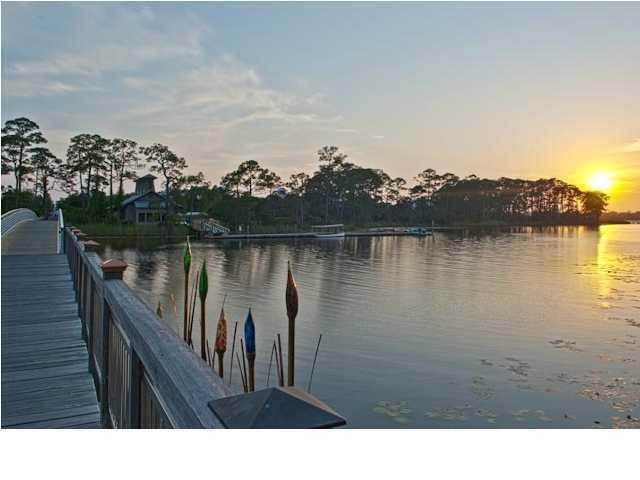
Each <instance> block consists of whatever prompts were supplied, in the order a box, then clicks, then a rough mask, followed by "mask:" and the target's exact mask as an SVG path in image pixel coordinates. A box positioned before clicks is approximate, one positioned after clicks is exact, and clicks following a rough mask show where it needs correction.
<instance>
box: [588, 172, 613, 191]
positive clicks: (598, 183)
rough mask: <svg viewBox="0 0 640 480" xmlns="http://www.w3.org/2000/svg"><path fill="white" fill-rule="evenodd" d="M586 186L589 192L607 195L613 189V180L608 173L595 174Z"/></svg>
mask: <svg viewBox="0 0 640 480" xmlns="http://www.w3.org/2000/svg"><path fill="white" fill-rule="evenodd" d="M587 185H588V186H589V188H590V189H591V190H597V191H599V192H603V193H608V192H610V191H611V188H612V187H613V178H612V177H611V174H610V173H607V172H597V173H594V174H593V175H591V176H590V177H589V179H588V180H587Z"/></svg>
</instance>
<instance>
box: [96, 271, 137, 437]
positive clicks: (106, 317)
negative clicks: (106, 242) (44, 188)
mask: <svg viewBox="0 0 640 480" xmlns="http://www.w3.org/2000/svg"><path fill="white" fill-rule="evenodd" d="M100 269H101V270H102V279H103V280H105V281H106V280H122V276H123V273H124V271H125V270H126V269H127V262H124V261H122V260H113V259H112V260H106V261H104V262H102V264H101V265H100ZM112 321H113V319H112V318H111V309H110V308H109V304H108V303H107V299H106V296H105V298H104V299H103V301H102V332H101V335H102V339H101V342H102V362H101V363H102V372H101V373H102V375H101V379H102V385H100V399H99V400H100V416H101V419H102V426H103V427H108V426H109V423H110V421H111V419H110V415H109V328H110V326H111V322H112ZM132 370H133V369H132Z"/></svg>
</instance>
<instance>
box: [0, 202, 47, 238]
mask: <svg viewBox="0 0 640 480" xmlns="http://www.w3.org/2000/svg"><path fill="white" fill-rule="evenodd" d="M37 219H38V216H37V215H36V214H35V212H33V211H32V210H29V209H28V208H16V209H15V210H10V211H8V212H7V213H5V214H3V215H2V227H1V232H2V234H1V235H2V237H4V236H5V235H6V234H7V233H9V232H10V231H11V230H13V229H14V228H15V227H16V226H17V225H18V224H20V223H22V222H27V221H29V220H37Z"/></svg>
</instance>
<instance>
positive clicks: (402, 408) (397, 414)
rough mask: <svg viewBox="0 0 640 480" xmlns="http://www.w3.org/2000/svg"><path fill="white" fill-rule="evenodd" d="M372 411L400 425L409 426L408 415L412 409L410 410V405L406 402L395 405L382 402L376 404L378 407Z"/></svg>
mask: <svg viewBox="0 0 640 480" xmlns="http://www.w3.org/2000/svg"><path fill="white" fill-rule="evenodd" d="M372 411H373V412H374V413H379V414H380V415H385V416H387V417H389V418H391V419H393V420H394V421H396V422H397V423H400V424H407V423H409V422H410V419H409V418H408V417H407V415H408V414H410V413H411V409H410V408H408V404H407V402H405V401H402V402H397V403H393V402H388V401H384V400H382V401H380V402H378V403H376V406H375V407H373V409H372Z"/></svg>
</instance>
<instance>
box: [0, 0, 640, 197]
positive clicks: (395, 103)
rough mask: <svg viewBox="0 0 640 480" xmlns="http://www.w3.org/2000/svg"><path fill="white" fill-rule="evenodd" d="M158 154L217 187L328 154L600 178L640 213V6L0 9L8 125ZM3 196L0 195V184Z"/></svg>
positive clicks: (579, 179) (54, 144)
mask: <svg viewBox="0 0 640 480" xmlns="http://www.w3.org/2000/svg"><path fill="white" fill-rule="evenodd" d="M17 116H26V117H29V118H31V119H32V120H34V121H36V122H37V123H38V124H39V125H40V127H41V128H42V130H43V132H44V133H45V135H46V136H47V137H48V138H49V140H50V144H51V145H50V146H51V148H52V150H53V151H54V153H56V154H58V155H59V156H64V155H65V151H66V146H67V143H68V139H69V138H70V137H71V136H73V135H75V134H78V133H99V134H101V135H103V136H106V137H115V136H118V137H125V138H132V139H134V140H136V141H138V142H140V143H143V144H146V143H152V142H161V143H165V144H167V145H169V146H170V148H172V149H173V150H174V151H175V152H176V153H178V154H179V155H181V156H184V157H185V158H186V159H187V162H188V163H189V165H190V170H191V171H193V172H195V171H198V170H202V171H203V172H204V173H205V175H206V176H207V177H208V178H209V180H211V181H213V182H216V183H217V182H218V181H219V180H220V177H221V176H222V175H223V174H224V173H226V172H228V171H230V170H232V169H233V168H235V167H236V166H237V165H238V164H239V163H240V162H241V161H244V160H248V159H255V160H258V161H259V162H260V163H261V164H263V165H265V166H267V167H268V168H270V169H272V170H275V171H276V172H277V173H279V174H280V175H281V176H282V177H287V176H288V175H289V174H291V173H293V172H294V171H297V170H300V169H303V170H306V171H307V172H309V173H310V172H312V171H313V170H314V169H315V167H316V154H315V152H316V151H317V150H318V148H319V147H321V146H322V145H327V144H334V145H338V146H339V147H340V148H341V149H342V150H343V151H345V152H346V153H347V154H349V156H350V157H351V159H352V161H354V162H356V163H358V164H360V165H363V166H368V167H375V168H382V169H384V170H385V171H387V173H389V174H390V175H392V176H403V177H405V178H407V179H410V178H411V177H413V176H414V175H415V174H416V173H417V172H418V171H420V170H423V169H425V168H429V167H431V168H434V169H436V170H437V171H438V172H440V173H444V172H445V171H451V172H453V173H456V174H458V175H460V176H466V175H469V174H472V173H474V174H477V175H478V176H482V177H491V178H495V177H500V176H509V177H523V178H538V177H554V176H555V177H559V178H562V179H565V180H567V181H570V182H573V183H576V184H577V185H578V186H580V187H586V186H587V185H586V182H587V180H588V178H589V177H591V176H593V175H594V174H597V173H598V172H605V173H606V174H607V175H609V176H610V177H611V178H612V180H613V187H612V190H611V196H612V201H611V205H610V209H613V210H627V209H632V210H640V4H637V3H636V4H547V3H539V4H357V5H356V4H275V5H274V4H260V5H258V4H248V3H242V4H212V3H206V4H205V3H199V4H197V3H182V4H164V3H163V4H142V3H127V4H82V3H72V4H64V5H61V4H50V3H49V4H16V3H3V4H2V121H3V122H5V121H6V120H8V119H11V118H14V117H17ZM4 180H5V179H4V178H3V181H4Z"/></svg>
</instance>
